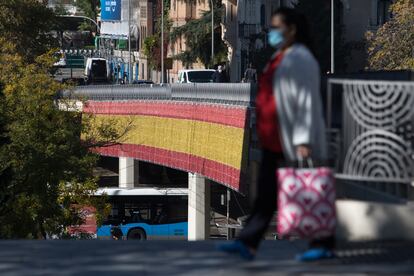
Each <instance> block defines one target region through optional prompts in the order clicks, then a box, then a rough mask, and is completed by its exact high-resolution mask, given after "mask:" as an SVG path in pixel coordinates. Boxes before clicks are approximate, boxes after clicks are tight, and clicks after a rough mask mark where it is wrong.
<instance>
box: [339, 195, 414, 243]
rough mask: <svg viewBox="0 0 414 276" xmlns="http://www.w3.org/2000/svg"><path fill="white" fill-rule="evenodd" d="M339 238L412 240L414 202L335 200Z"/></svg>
mask: <svg viewBox="0 0 414 276" xmlns="http://www.w3.org/2000/svg"><path fill="white" fill-rule="evenodd" d="M336 206H337V214H338V229H337V236H338V238H339V239H344V240H351V241H369V240H405V239H406V240H414V205H413V204H407V205H403V204H384V203H372V202H366V201H354V200H338V201H337V204H336Z"/></svg>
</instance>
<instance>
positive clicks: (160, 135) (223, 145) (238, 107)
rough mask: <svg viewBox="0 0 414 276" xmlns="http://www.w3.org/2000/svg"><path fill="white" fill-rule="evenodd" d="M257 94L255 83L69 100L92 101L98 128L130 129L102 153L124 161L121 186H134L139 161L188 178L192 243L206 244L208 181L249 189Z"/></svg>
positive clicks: (134, 89) (134, 90)
mask: <svg viewBox="0 0 414 276" xmlns="http://www.w3.org/2000/svg"><path fill="white" fill-rule="evenodd" d="M254 91H255V89H254V87H251V85H250V84H217V85H214V89H212V86H211V84H184V85H181V84H176V85H175V84H174V85H168V86H154V87H150V86H134V85H131V86H79V87H77V88H76V90H75V91H74V92H65V96H66V97H72V98H76V99H79V98H85V99H87V101H86V102H84V103H83V105H82V112H83V113H84V114H93V115H94V120H93V122H94V124H97V125H99V124H101V123H102V122H110V123H111V124H113V125H114V126H116V128H119V130H120V131H122V130H123V129H125V128H128V131H127V133H126V135H125V136H123V137H122V138H121V139H120V141H118V142H119V143H117V144H116V145H111V146H105V147H102V148H97V149H96V152H98V153H99V154H100V155H102V156H111V157H118V158H119V188H125V189H130V188H134V184H135V183H136V182H137V179H138V174H139V169H138V163H137V161H138V162H139V161H146V162H150V163H153V164H159V165H162V166H166V167H170V168H175V169H178V170H181V171H186V172H188V173H189V176H188V184H189V185H188V188H189V190H188V199H189V213H188V216H189V220H188V221H189V239H204V238H205V237H207V236H208V229H207V228H208V226H209V221H208V219H209V218H208V216H205V214H209V204H210V203H209V202H210V199H209V194H210V192H209V184H208V181H209V180H213V181H215V182H218V183H220V184H223V185H225V186H227V187H228V188H230V189H233V190H235V191H238V192H242V193H243V192H245V191H246V189H247V186H246V183H247V182H248V180H249V176H248V175H249V173H248V171H249V153H250V147H249V145H250V144H251V143H250V142H251V141H250V140H251V127H252V120H251V114H252V112H251V109H252V99H254V95H253V94H254Z"/></svg>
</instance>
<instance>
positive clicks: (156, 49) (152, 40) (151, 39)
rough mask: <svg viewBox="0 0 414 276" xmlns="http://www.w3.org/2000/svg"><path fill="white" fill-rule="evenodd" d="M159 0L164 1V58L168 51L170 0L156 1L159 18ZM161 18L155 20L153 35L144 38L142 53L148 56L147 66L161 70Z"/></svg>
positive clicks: (158, 16)
mask: <svg viewBox="0 0 414 276" xmlns="http://www.w3.org/2000/svg"><path fill="white" fill-rule="evenodd" d="M161 1H164V13H163V15H164V34H165V35H164V58H166V57H167V53H168V36H167V35H166V34H167V33H169V31H170V29H171V26H172V22H171V20H170V19H169V10H170V1H169V0H158V1H157V2H156V14H157V16H156V18H161ZM161 28H162V27H161V20H160V19H158V20H156V22H155V28H154V29H155V31H154V34H153V35H150V36H148V37H147V38H145V40H144V46H143V53H144V55H145V56H146V57H148V66H149V68H151V69H153V70H161Z"/></svg>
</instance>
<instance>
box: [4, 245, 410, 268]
mask: <svg viewBox="0 0 414 276" xmlns="http://www.w3.org/2000/svg"><path fill="white" fill-rule="evenodd" d="M217 243H218V242H215V241H206V242H186V241H146V242H132V241H99V240H85V241H1V242H0V275H140V276H143V275H169V276H173V275H194V276H195V275H197V276H199V275H200V276H202V275H208V276H210V275H226V276H228V275H258V276H261V275H379V274H393V275H404V274H405V275H414V243H409V242H388V243H347V244H340V245H339V246H338V250H337V251H336V253H337V255H338V258H336V259H332V260H325V261H320V262H316V263H309V264H303V263H299V262H297V261H295V260H294V257H295V255H296V254H298V253H299V252H301V251H302V250H304V249H305V248H306V243H305V242H303V241H293V242H289V241H264V242H263V245H262V247H261V250H260V251H259V253H258V256H257V258H256V260H255V261H252V262H246V261H242V260H241V259H240V258H239V257H238V256H232V255H227V254H225V253H221V252H218V251H216V249H215V245H216V244H217Z"/></svg>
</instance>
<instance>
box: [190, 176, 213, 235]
mask: <svg viewBox="0 0 414 276" xmlns="http://www.w3.org/2000/svg"><path fill="white" fill-rule="evenodd" d="M209 237H210V184H209V183H208V180H206V179H205V178H204V177H203V176H201V175H199V174H193V173H189V174H188V240H189V241H196V240H206V239H208V238H209Z"/></svg>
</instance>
